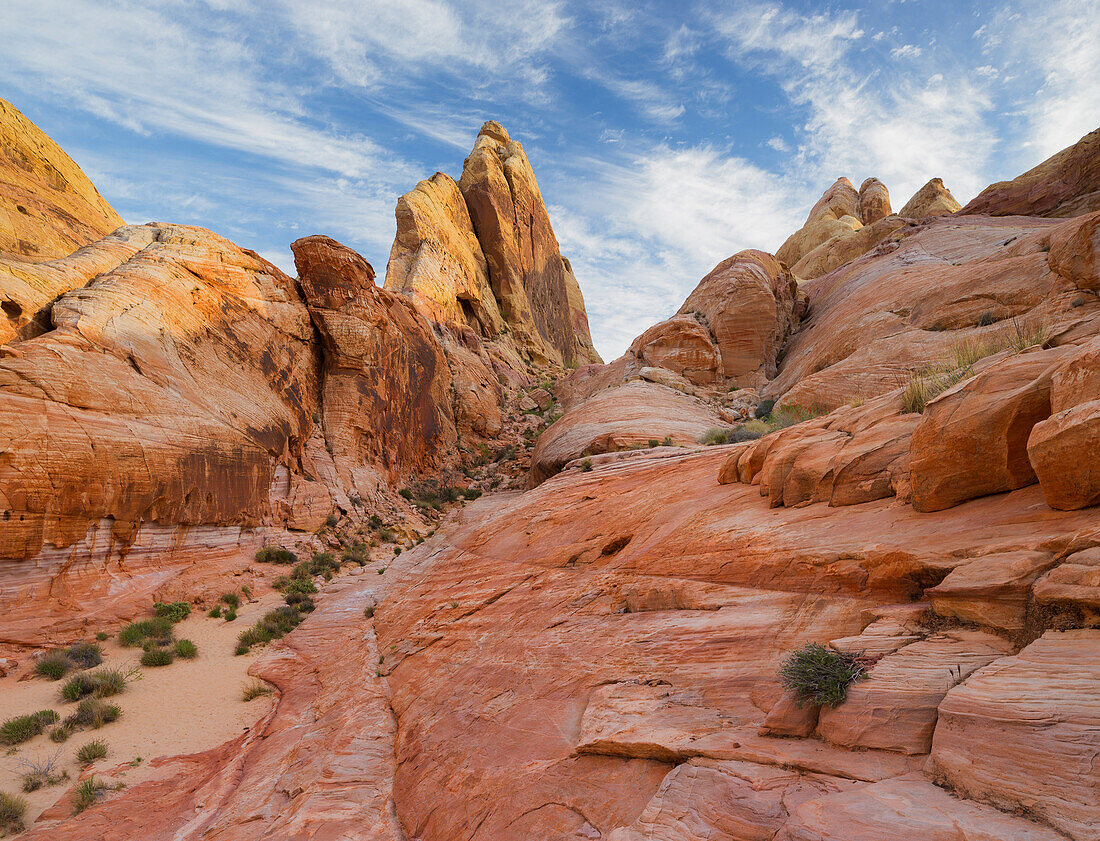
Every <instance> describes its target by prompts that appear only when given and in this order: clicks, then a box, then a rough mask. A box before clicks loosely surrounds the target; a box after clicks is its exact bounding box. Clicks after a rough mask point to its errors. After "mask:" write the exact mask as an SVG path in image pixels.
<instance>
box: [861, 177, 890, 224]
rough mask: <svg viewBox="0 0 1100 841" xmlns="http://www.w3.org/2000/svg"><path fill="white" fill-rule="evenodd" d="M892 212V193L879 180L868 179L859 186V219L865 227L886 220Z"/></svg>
mask: <svg viewBox="0 0 1100 841" xmlns="http://www.w3.org/2000/svg"><path fill="white" fill-rule="evenodd" d="M892 212H893V211H891V210H890V191H889V190H887V189H886V185H885V184H883V183H882V182H881V181H879V180H878V179H877V178H868V179H867V180H866V181H864V182H863V183H862V184H860V185H859V218H860V220H861V221H862V222H863V224H864V225H873V224H874V223H875V222H877V221H878V220H879V219H885V218H886V217H887V216H889V215H890V214H891V213H892Z"/></svg>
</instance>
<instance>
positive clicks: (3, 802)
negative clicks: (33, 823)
mask: <svg viewBox="0 0 1100 841" xmlns="http://www.w3.org/2000/svg"><path fill="white" fill-rule="evenodd" d="M26 814H27V801H26V800H24V799H23V798H22V797H19V796H18V795H16V794H8V793H7V792H6V791H0V834H2V835H14V834H15V833H17V832H22V831H23V830H24V828H25V825H24V824H23V817H24V815H26Z"/></svg>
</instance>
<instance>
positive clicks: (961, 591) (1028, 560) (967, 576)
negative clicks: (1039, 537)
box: [925, 552, 1056, 633]
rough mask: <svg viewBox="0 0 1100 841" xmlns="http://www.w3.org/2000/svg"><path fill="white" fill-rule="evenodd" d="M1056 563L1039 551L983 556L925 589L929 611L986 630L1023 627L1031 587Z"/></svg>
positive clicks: (1005, 629)
mask: <svg viewBox="0 0 1100 841" xmlns="http://www.w3.org/2000/svg"><path fill="white" fill-rule="evenodd" d="M1055 563H1056V561H1055V560H1054V559H1053V558H1052V557H1050V555H1048V554H1046V553H1043V552H1008V553H1005V554H994V555H984V556H982V557H979V558H975V559H974V560H972V561H969V562H968V563H965V564H963V565H962V566H959V567H956V568H955V569H954V570H952V571H951V572H950V573H949V574H948V576H947V577H946V578H945V579H944V580H943V581H941V582H940V583H939V584H937V585H936V586H935V587H932V588H931V589H929V590H926V591H925V593H926V595H927V596H928V597H929V598H931V600H932V607H933V609H934V610H935V611H936V612H937V613H938V614H940V615H941V616H952V617H955V618H957V619H962V620H963V621H965V622H974V623H976V624H978V625H982V626H984V627H987V628H995V629H999V630H1002V631H1009V632H1013V633H1015V632H1018V631H1021V630H1023V628H1024V615H1025V612H1026V608H1027V601H1028V596H1029V594H1030V592H1031V585H1032V583H1033V582H1034V581H1035V579H1037V578H1038V577H1039V576H1040V575H1041V574H1042V573H1044V572H1046V570H1048V569H1050V568H1051V567H1052V566H1054V564H1055Z"/></svg>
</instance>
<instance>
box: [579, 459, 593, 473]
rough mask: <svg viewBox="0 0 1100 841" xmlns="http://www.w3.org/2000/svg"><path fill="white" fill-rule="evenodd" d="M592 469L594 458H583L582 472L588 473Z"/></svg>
mask: <svg viewBox="0 0 1100 841" xmlns="http://www.w3.org/2000/svg"><path fill="white" fill-rule="evenodd" d="M591 470H592V459H590V458H583V459H581V472H582V473H588V472H590V471H591Z"/></svg>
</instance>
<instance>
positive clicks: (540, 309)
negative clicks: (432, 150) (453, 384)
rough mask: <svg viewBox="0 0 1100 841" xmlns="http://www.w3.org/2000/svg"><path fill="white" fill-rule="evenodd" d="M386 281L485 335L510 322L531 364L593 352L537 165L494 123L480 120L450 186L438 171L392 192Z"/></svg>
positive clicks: (580, 360)
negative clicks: (396, 195)
mask: <svg viewBox="0 0 1100 841" xmlns="http://www.w3.org/2000/svg"><path fill="white" fill-rule="evenodd" d="M386 288H387V289H392V290H395V291H403V292H406V293H408V294H409V295H410V296H411V297H412V299H413V301H414V303H415V304H416V306H417V307H418V309H420V311H421V312H422V313H423V314H424V315H425V316H427V317H428V318H429V319H430V320H432V321H434V322H436V323H439V324H448V325H452V326H454V325H460V326H464V327H469V328H471V329H473V330H474V331H475V332H476V333H477V334H479V335H480V336H482V337H483V338H485V339H495V338H497V337H498V336H500V335H501V333H502V331H504V330H505V327H507V330H508V331H509V333H510V340H511V341H512V343H513V344H514V346H515V347H516V349H517V350H519V351H520V352H521V353H522V354H523V356H524V357H526V358H528V359H529V360H531V361H532V362H534V363H535V364H538V365H548V364H554V365H576V364H587V363H590V362H599V361H600V358H599V355H598V354H597V353H596V351H595V349H594V348H593V347H592V337H591V335H590V333H589V329H588V316H587V314H586V312H585V309H584V299H583V297H582V295H581V290H580V286H579V285H578V284H577V280H576V278H575V277H574V276H573V270H572V268H571V266H570V265H569V263H568V261H566V260H565V259H564V258H563V257H562V256H561V253H560V251H559V249H558V241H557V238H556V237H555V236H554V230H553V228H552V227H551V225H550V216H549V214H548V213H547V211H546V205H545V204H544V203H543V200H542V194H541V193H540V192H539V187H538V183H537V182H536V181H535V174H534V171H533V170H532V169H531V165H530V163H529V162H528V161H527V155H526V154H525V153H524V151H523V147H522V146H521V145H520V144H519V142H518V141H515V140H512V139H511V138H510V137H509V136H508V133H507V132H506V131H505V130H504V128H503V127H502V126H501V125H500V124H499V123H496V122H488V123H486V124H485V125H483V126H482V127H481V131H480V132H479V133H478V137H477V141H476V143H475V144H474V149H473V151H472V152H471V153H470V156H469V157H468V158H467V159H466V162H465V164H464V166H463V170H462V177H461V179H460V180H459V182H458V184H457V185H456V184H455V182H454V181H453V180H451V179H450V178H448V177H447V176H446V175H444V174H442V173H438V172H437V173H436V174H435V175H433V176H432V177H431V178H430V179H429V180H427V181H421V182H420V184H418V185H417V187H416V189H414V190H413V191H412V192H410V193H407V194H406V195H404V196H402V197H401V199H400V200H399V201H398V204H397V238H396V239H395V240H394V244H393V249H392V250H391V252H390V261H389V265H388V266H387V269H386ZM563 302H566V304H567V305H566V306H562V304H563Z"/></svg>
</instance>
